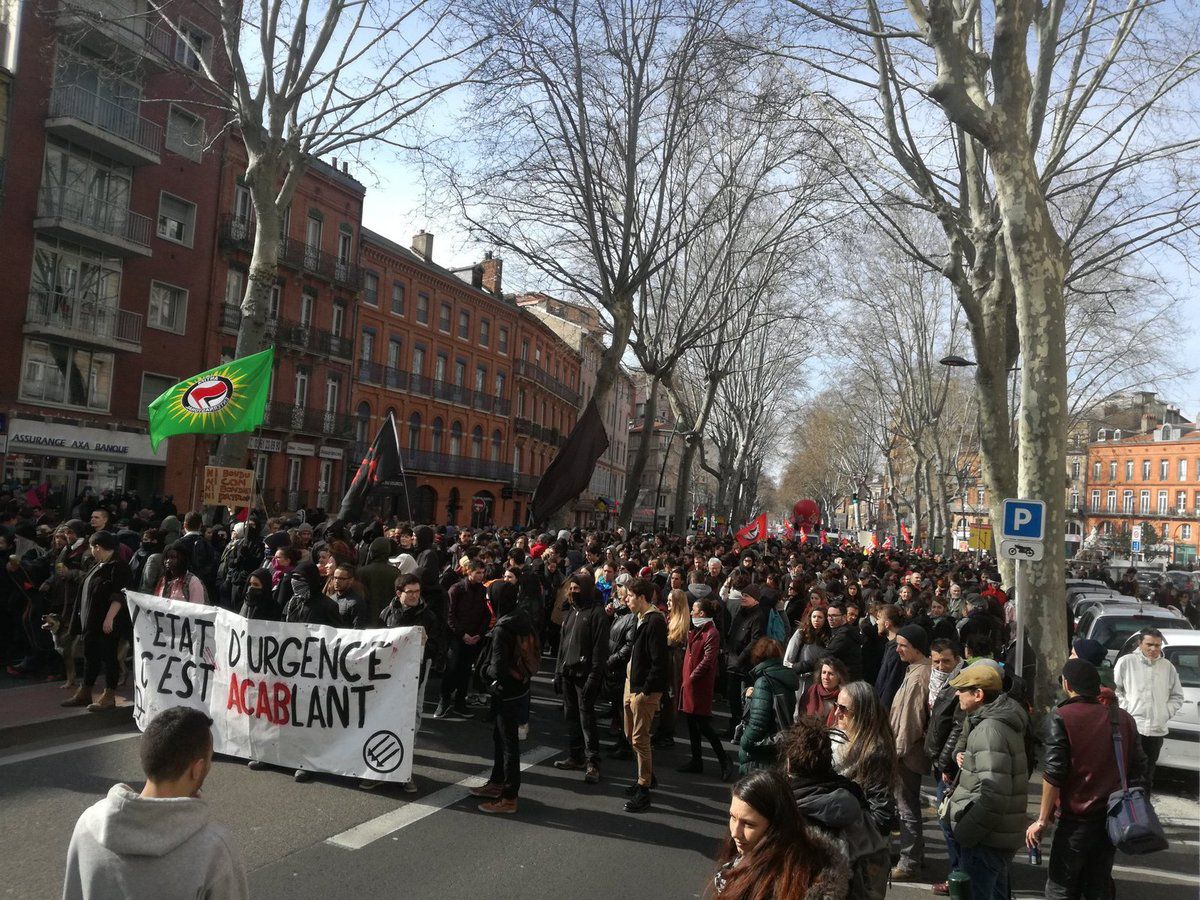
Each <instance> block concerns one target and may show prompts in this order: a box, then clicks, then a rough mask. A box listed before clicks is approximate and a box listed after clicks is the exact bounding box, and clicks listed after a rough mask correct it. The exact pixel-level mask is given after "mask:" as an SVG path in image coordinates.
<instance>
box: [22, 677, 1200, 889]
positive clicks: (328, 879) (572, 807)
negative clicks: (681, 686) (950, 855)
mask: <svg viewBox="0 0 1200 900" xmlns="http://www.w3.org/2000/svg"><path fill="white" fill-rule="evenodd" d="M431 694H432V691H431ZM536 694H537V696H536V697H535V701H534V706H533V716H532V726H533V727H532V731H533V733H532V734H531V736H530V739H529V740H528V741H527V742H525V744H524V745H523V749H524V752H525V756H526V763H527V764H531V765H529V768H528V769H527V771H526V772H525V773H524V775H523V778H524V784H523V787H522V791H521V800H520V810H519V813H518V814H517V815H516V816H501V817H491V816H487V815H484V814H482V813H480V812H478V811H477V810H476V805H477V803H478V801H477V800H474V798H471V797H469V796H468V795H467V787H468V786H470V785H471V784H473V783H475V782H470V781H468V782H467V783H466V784H465V785H464V784H460V783H461V782H463V781H464V780H466V779H470V778H472V777H476V776H479V775H481V774H483V773H485V771H486V770H487V769H489V768H490V759H491V746H492V744H491V732H490V726H488V725H485V724H484V723H482V722H479V721H471V720H463V719H446V720H441V721H439V720H434V719H432V718H431V717H427V718H426V719H425V728H424V730H423V731H422V734H421V737H420V738H419V741H418V747H417V752H416V766H415V770H414V771H415V773H416V778H417V782H418V785H419V787H420V793H419V794H418V795H416V796H415V797H409V796H408V795H405V794H403V793H402V792H400V791H399V790H398V789H395V788H382V789H380V790H378V791H375V792H370V793H368V792H364V791H361V790H359V789H358V788H357V786H356V783H355V782H353V781H350V780H346V779H340V778H334V777H328V778H322V777H318V779H317V780H316V781H314V782H312V783H309V784H296V783H294V782H293V781H292V778H291V774H290V772H283V771H260V772H254V771H251V770H249V769H248V768H246V766H245V764H244V763H243V762H241V761H237V760H232V759H221V758H218V760H217V761H216V763H215V764H214V767H213V771H212V774H211V775H210V777H209V780H208V783H207V785H206V788H205V797H206V799H207V800H208V801H209V803H211V804H212V807H213V810H214V814H215V817H216V818H217V819H219V820H220V821H222V822H224V823H226V824H227V825H228V826H229V827H230V828H231V829H232V831H233V833H234V835H235V836H236V838H237V840H238V841H239V843H240V845H241V847H242V850H243V853H244V855H245V858H246V863H247V866H248V868H249V871H250V885H251V889H252V892H253V895H254V896H255V897H263V898H296V897H355V898H361V900H368V898H372V897H377V896H378V897H382V896H404V897H410V898H426V897H428V898H435V897H436V898H459V897H464V898H465V897H534V898H540V897H546V898H562V897H570V898H578V900H588V898H596V900H601V898H603V900H612V898H613V897H632V898H643V897H653V898H655V900H669V898H687V897H698V896H701V894H702V893H703V892H704V891H705V889H706V887H707V884H708V879H709V877H710V875H711V871H712V866H713V864H712V858H713V854H714V851H715V848H716V846H717V844H718V842H719V840H720V839H721V837H722V835H723V830H724V827H725V816H726V810H727V804H728V796H729V793H728V786H726V785H723V784H722V783H720V782H719V781H718V780H717V778H716V777H713V776H707V777H701V776H693V775H678V774H675V772H674V768H675V766H677V765H679V764H681V763H682V762H683V761H684V760H685V758H686V753H687V750H686V744H685V742H684V741H683V740H682V739H681V740H678V741H677V744H676V747H675V749H674V750H672V751H667V752H666V753H663V754H661V755H656V758H659V759H661V761H662V764H661V765H660V766H658V767H657V768H658V772H659V779H660V782H661V785H660V788H659V790H657V791H656V792H655V796H654V806H653V808H652V809H651V810H650V811H649V812H646V813H643V814H641V815H631V814H628V813H625V812H623V811H622V809H621V805H622V803H623V800H624V798H623V796H622V794H621V792H622V790H623V789H624V788H625V787H626V786H627V785H629V784H630V783H631V780H632V776H633V764H632V763H630V762H619V763H617V762H610V763H608V764H607V766H606V767H605V769H604V780H603V782H602V783H601V784H600V785H598V786H595V787H592V786H587V785H584V784H583V782H582V777H581V774H580V773H572V772H560V771H558V770H556V769H554V768H552V767H551V765H550V762H551V761H552V760H553V759H555V758H561V756H562V748H563V737H562V736H563V729H562V725H561V717H560V715H559V713H558V708H557V706H556V703H555V699H554V697H553V694H552V693H551V692H550V690H549V687H548V684H546V683H544V681H543V679H541V678H539V684H538V686H537V692H536ZM431 708H432V707H430V709H431ZM117 781H126V782H129V783H132V784H140V768H139V766H138V761H137V740H136V732H135V731H134V730H133V729H132V727H131V726H130V727H122V728H111V727H108V728H104V729H101V730H97V731H95V732H91V733H88V734H86V735H73V736H71V737H69V738H62V739H59V740H58V741H56V742H54V743H43V744H37V743H32V744H25V745H23V746H20V747H15V748H12V749H11V750H9V751H6V752H5V753H4V755H0V809H2V810H3V811H4V815H3V816H2V817H0V846H2V847H3V848H4V859H5V870H6V877H5V878H4V879H3V882H2V884H3V886H2V887H0V896H5V897H19V898H50V897H55V896H57V895H58V894H59V892H60V890H61V878H62V871H63V860H64V857H65V852H66V847H67V843H68V841H69V839H70V835H71V829H72V828H73V826H74V823H75V820H76V818H77V817H78V816H79V814H80V813H81V812H82V811H83V810H84V809H85V808H86V807H87V806H88V805H90V804H91V803H93V802H94V801H95V800H96V799H97V798H98V797H100V796H102V795H103V794H104V793H106V792H107V790H108V788H109V787H110V786H111V785H112V784H113V783H115V782H117ZM1193 787H1194V783H1193V782H1184V783H1183V788H1182V789H1184V790H1189V791H1190V790H1192V788H1193ZM1172 802H1173V804H1174V806H1173V807H1172V808H1177V809H1182V810H1184V811H1185V812H1186V814H1185V816H1184V817H1182V818H1181V819H1180V823H1181V824H1179V825H1171V826H1169V829H1168V830H1169V831H1170V833H1171V836H1172V838H1173V840H1174V845H1173V847H1172V849H1171V850H1170V851H1168V852H1166V853H1162V854H1157V855H1155V856H1152V857H1144V858H1140V859H1139V858H1131V857H1120V858H1119V859H1118V869H1117V872H1116V877H1117V882H1118V885H1119V887H1118V896H1121V897H1125V896H1128V897H1141V896H1145V894H1146V889H1147V885H1150V884H1153V885H1154V896H1155V900H1175V898H1179V900H1183V898H1188V900H1194V898H1195V897H1196V896H1197V889H1196V885H1197V884H1198V883H1200V881H1198V880H1197V846H1198V845H1197V842H1196V838H1197V834H1196V823H1195V809H1196V806H1195V803H1194V798H1193V801H1192V802H1187V801H1181V800H1179V799H1175V800H1173V801H1172ZM1189 816H1190V819H1189ZM926 834H927V842H928V846H929V848H930V852H929V854H928V855H929V865H928V868H927V870H926V873H925V875H926V878H927V879H928V880H929V881H932V880H935V879H936V880H941V879H942V878H944V876H945V862H944V860H945V854H944V848H943V847H942V846H941V837H940V833H939V832H938V831H937V826H936V824H934V823H933V822H932V820H931V821H930V822H928V823H927V828H926ZM350 848H355V849H350ZM1015 871H1016V885H1015V887H1016V888H1017V890H1016V893H1015V896H1017V897H1036V896H1041V888H1042V885H1043V884H1044V877H1045V876H1044V872H1045V869H1044V868H1043V869H1040V870H1039V869H1036V868H1034V867H1032V866H1029V865H1028V864H1027V862H1026V859H1025V855H1024V854H1020V855H1019V856H1018V857H1017V864H1016V866H1015ZM892 896H895V897H897V898H902V900H907V898H916V897H930V896H932V894H931V893H930V891H929V887H928V884H927V883H925V884H916V885H895V886H894V887H893V889H892V890H891V891H889V897H892Z"/></svg>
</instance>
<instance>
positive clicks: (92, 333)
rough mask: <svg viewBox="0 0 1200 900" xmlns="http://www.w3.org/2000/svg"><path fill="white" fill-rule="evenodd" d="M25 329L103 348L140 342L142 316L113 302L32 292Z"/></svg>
mask: <svg viewBox="0 0 1200 900" xmlns="http://www.w3.org/2000/svg"><path fill="white" fill-rule="evenodd" d="M25 330H26V331H28V332H35V333H39V334H46V335H49V336H57V337H63V338H68V339H70V340H75V341H80V342H85V343H96V344H101V345H103V346H115V345H128V349H138V348H140V347H141V343H142V316H141V315H140V314H138V313H135V312H130V311H129V310H127V309H119V308H118V307H117V306H116V304H115V302H105V301H101V300H93V299H90V298H85V297H75V296H71V295H69V294H60V293H55V292H52V291H34V292H33V293H31V294H30V295H29V304H28V306H27V307H26V309H25Z"/></svg>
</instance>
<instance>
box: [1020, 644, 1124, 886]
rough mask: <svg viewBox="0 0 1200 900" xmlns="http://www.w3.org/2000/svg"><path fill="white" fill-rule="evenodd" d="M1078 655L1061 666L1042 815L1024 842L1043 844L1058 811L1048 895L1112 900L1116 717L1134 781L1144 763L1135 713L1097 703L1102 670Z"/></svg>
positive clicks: (1048, 739) (1049, 725)
mask: <svg viewBox="0 0 1200 900" xmlns="http://www.w3.org/2000/svg"><path fill="white" fill-rule="evenodd" d="M1086 651H1087V648H1086V647H1085V648H1084V652H1086ZM1081 656H1082V654H1080V657H1081ZM1080 657H1075V658H1072V659H1068V660H1067V661H1066V663H1065V664H1064V665H1063V668H1062V676H1061V677H1062V689H1063V693H1065V694H1066V695H1067V699H1066V700H1064V701H1062V702H1061V703H1059V704H1058V706H1057V707H1055V709H1054V711H1053V712H1052V713H1051V714H1050V716H1049V718H1048V720H1047V727H1046V735H1045V745H1044V754H1043V756H1044V758H1043V762H1042V800H1041V806H1040V808H1039V809H1038V817H1037V820H1036V821H1035V822H1034V823H1033V824H1032V825H1030V826H1029V827H1028V828H1027V829H1026V830H1025V844H1026V845H1027V846H1029V847H1034V846H1036V845H1037V844H1039V843H1041V840H1042V836H1043V834H1044V833H1045V829H1046V828H1047V827H1048V826H1049V824H1050V823H1051V821H1053V819H1054V815H1055V811H1056V810H1057V813H1058V822H1057V824H1056V825H1055V828H1054V842H1053V844H1051V847H1050V865H1049V868H1048V870H1047V873H1046V897H1047V898H1050V900H1067V898H1071V900H1074V898H1086V900H1108V898H1110V897H1111V896H1112V889H1111V883H1112V867H1113V856H1114V848H1113V845H1112V842H1111V841H1109V839H1108V832H1107V827H1108V825H1107V818H1108V816H1107V813H1108V797H1109V795H1110V794H1112V793H1113V792H1114V791H1117V790H1120V788H1121V778H1120V774H1119V772H1118V770H1117V761H1116V754H1115V751H1114V748H1113V740H1112V722H1113V718H1115V719H1116V722H1117V728H1118V730H1119V731H1120V733H1121V752H1122V754H1123V756H1124V763H1125V772H1126V776H1127V780H1128V782H1129V784H1131V785H1138V784H1141V783H1142V781H1143V776H1144V773H1145V765H1146V757H1145V754H1144V753H1143V752H1142V747H1141V743H1140V742H1139V741H1138V733H1137V724H1136V723H1135V722H1134V720H1133V717H1132V716H1130V715H1129V713H1127V712H1125V711H1124V710H1122V709H1114V708H1109V707H1106V706H1105V705H1103V704H1102V703H1101V702H1100V701H1099V699H1098V698H1099V694H1100V675H1099V673H1098V672H1097V671H1096V667H1095V666H1094V665H1092V664H1091V663H1090V662H1088V661H1086V660H1085V659H1082V658H1080Z"/></svg>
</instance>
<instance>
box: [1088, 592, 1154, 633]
mask: <svg viewBox="0 0 1200 900" xmlns="http://www.w3.org/2000/svg"><path fill="white" fill-rule="evenodd" d="M1141 602H1142V601H1140V600H1138V599H1137V598H1136V597H1126V596H1125V595H1124V594H1084V595H1083V596H1081V597H1076V598H1075V603H1074V605H1072V606H1071V615H1073V616H1074V617H1075V627H1076V628H1078V627H1079V620H1080V619H1082V618H1083V614H1084V613H1085V612H1087V611H1088V610H1089V609H1091V608H1092V607H1095V606H1104V605H1105V604H1118V605H1121V606H1131V607H1133V608H1135V609H1136V608H1137V607H1138V606H1140V605H1141Z"/></svg>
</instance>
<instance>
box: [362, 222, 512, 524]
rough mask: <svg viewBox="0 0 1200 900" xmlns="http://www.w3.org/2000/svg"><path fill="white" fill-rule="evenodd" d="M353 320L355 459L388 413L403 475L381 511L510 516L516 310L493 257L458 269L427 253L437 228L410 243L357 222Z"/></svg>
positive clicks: (489, 519)
mask: <svg viewBox="0 0 1200 900" xmlns="http://www.w3.org/2000/svg"><path fill="white" fill-rule="evenodd" d="M361 259H362V266H363V273H364V288H363V293H362V300H361V303H360V304H359V314H358V319H357V324H356V326H355V343H356V351H355V363H354V375H355V382H354V394H353V406H352V410H353V419H354V427H353V431H354V438H355V448H356V456H355V458H361V453H362V452H364V451H365V449H366V445H367V444H368V443H369V442H370V441H371V440H372V439H373V438H374V436H375V433H376V431H377V430H378V428H379V425H380V423H381V422H382V421H383V419H384V418H386V417H387V415H388V414H389V413H391V414H393V415H394V416H395V420H396V426H397V429H398V433H399V437H400V446H401V454H402V458H403V461H404V465H405V470H406V474H407V475H408V484H407V502H410V503H411V504H412V509H411V515H410V514H409V513H408V512H406V510H405V502H406V500H405V496H406V495H405V486H404V485H401V484H396V485H392V486H388V487H387V488H385V491H384V494H385V496H384V497H382V498H380V506H381V507H382V511H383V512H385V513H387V514H393V513H394V514H397V515H400V516H402V517H404V518H411V519H413V520H414V521H418V522H448V523H451V524H457V525H466V524H471V525H476V526H478V525H483V524H491V523H501V524H512V523H513V522H515V521H518V519H519V517H520V515H521V514H522V509H521V507H520V501H518V500H517V499H515V498H514V497H513V491H512V478H513V445H512V435H511V433H510V432H511V422H512V419H511V414H512V399H511V398H512V389H513V379H514V376H513V366H514V359H513V356H514V354H515V352H516V348H517V336H518V331H519V328H518V318H519V314H518V310H517V308H516V306H515V305H514V304H513V303H512V302H511V301H510V300H506V299H505V298H504V296H503V295H502V294H501V292H500V288H501V283H500V275H501V265H500V260H498V259H490V258H489V259H487V260H484V261H483V263H481V264H480V265H479V266H472V267H469V268H468V269H465V270H461V271H460V272H453V271H451V270H449V269H445V268H443V267H441V266H439V265H437V264H436V263H434V262H433V235H432V234H429V233H427V232H421V233H420V234H418V235H416V236H415V237H414V238H413V240H412V247H411V248H409V247H403V246H401V245H400V244H397V243H395V242H394V241H392V240H389V239H388V238H386V237H384V236H383V235H380V234H376V233H375V232H372V231H369V230H366V229H364V230H363V243H362V255H361Z"/></svg>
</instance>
